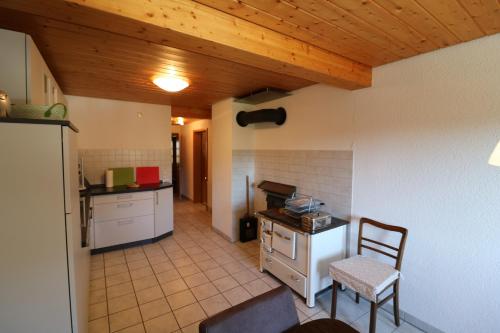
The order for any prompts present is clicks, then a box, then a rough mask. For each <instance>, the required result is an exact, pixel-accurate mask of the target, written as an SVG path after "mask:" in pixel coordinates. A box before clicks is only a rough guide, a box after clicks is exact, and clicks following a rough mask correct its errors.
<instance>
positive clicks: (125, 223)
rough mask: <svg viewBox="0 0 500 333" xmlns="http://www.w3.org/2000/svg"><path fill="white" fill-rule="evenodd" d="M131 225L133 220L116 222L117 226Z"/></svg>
mask: <svg viewBox="0 0 500 333" xmlns="http://www.w3.org/2000/svg"><path fill="white" fill-rule="evenodd" d="M132 223H134V220H133V219H128V220H122V221H118V225H119V226H122V225H127V224H132Z"/></svg>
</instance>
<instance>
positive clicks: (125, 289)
mask: <svg viewBox="0 0 500 333" xmlns="http://www.w3.org/2000/svg"><path fill="white" fill-rule="evenodd" d="M106 292H107V295H108V301H109V300H110V299H111V298H115V297H118V296H123V295H126V294H130V293H133V292H134V287H133V286H132V283H130V282H125V283H122V284H118V285H116V286H112V287H109V288H106Z"/></svg>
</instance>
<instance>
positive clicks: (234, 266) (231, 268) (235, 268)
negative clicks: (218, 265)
mask: <svg viewBox="0 0 500 333" xmlns="http://www.w3.org/2000/svg"><path fill="white" fill-rule="evenodd" d="M222 268H224V270H225V271H226V272H228V273H229V274H234V273H238V272H241V271H242V270H244V269H245V266H243V265H240V264H239V263H237V262H236V261H231V262H230V263H227V264H224V265H222Z"/></svg>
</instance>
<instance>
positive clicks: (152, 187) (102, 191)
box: [80, 182, 173, 197]
mask: <svg viewBox="0 0 500 333" xmlns="http://www.w3.org/2000/svg"><path fill="white" fill-rule="evenodd" d="M172 186H173V185H172V184H171V183H169V182H161V183H159V184H148V185H141V186H139V187H127V185H121V186H115V187H111V188H107V187H106V186H104V185H92V186H90V187H89V188H87V189H85V190H81V191H80V196H81V197H83V196H87V195H89V196H96V195H106V194H121V193H134V192H145V191H156V190H161V189H164V188H169V187H172Z"/></svg>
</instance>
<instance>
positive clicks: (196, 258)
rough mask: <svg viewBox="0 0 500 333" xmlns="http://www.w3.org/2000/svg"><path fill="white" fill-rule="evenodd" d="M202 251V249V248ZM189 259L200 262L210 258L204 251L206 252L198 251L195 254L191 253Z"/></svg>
mask: <svg viewBox="0 0 500 333" xmlns="http://www.w3.org/2000/svg"><path fill="white" fill-rule="evenodd" d="M202 251H203V250H202ZM190 257H191V259H192V260H193V261H194V262H202V261H206V260H211V259H212V258H211V257H210V256H209V255H208V254H207V253H206V252H204V251H203V252H200V253H196V254H191V255H190Z"/></svg>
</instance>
